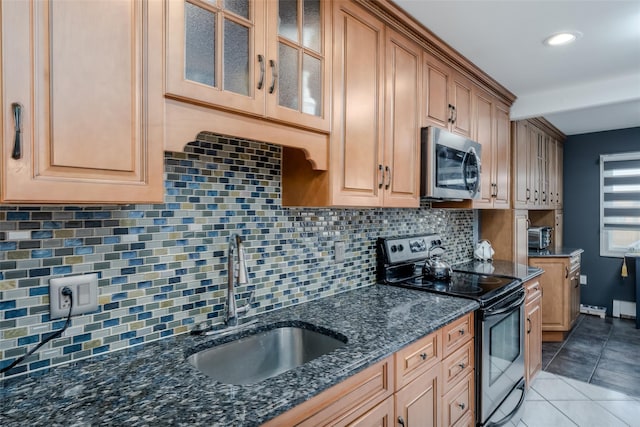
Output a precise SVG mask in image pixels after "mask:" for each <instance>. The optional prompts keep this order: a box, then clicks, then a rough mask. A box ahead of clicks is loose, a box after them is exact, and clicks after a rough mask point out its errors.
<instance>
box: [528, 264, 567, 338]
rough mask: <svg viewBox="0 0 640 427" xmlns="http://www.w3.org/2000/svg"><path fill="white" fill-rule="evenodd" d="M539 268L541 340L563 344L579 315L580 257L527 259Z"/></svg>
mask: <svg viewBox="0 0 640 427" xmlns="http://www.w3.org/2000/svg"><path fill="white" fill-rule="evenodd" d="M529 265H531V266H533V267H539V268H542V269H543V270H544V271H545V273H544V275H542V276H541V277H540V285H541V287H542V339H543V341H562V340H564V338H565V336H566V334H567V333H568V332H569V331H570V330H571V328H572V327H573V325H574V323H575V321H576V320H577V318H578V315H579V314H580V254H577V255H573V256H571V257H568V256H565V257H534V256H531V257H529Z"/></svg>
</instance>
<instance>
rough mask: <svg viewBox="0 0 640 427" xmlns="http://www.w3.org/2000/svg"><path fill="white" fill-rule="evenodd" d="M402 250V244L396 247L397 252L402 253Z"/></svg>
mask: <svg viewBox="0 0 640 427" xmlns="http://www.w3.org/2000/svg"><path fill="white" fill-rule="evenodd" d="M403 250H404V246H402V244H400V245H398V251H399V252H402V251H403Z"/></svg>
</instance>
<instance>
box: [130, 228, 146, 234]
mask: <svg viewBox="0 0 640 427" xmlns="http://www.w3.org/2000/svg"><path fill="white" fill-rule="evenodd" d="M142 233H144V227H130V228H129V234H142Z"/></svg>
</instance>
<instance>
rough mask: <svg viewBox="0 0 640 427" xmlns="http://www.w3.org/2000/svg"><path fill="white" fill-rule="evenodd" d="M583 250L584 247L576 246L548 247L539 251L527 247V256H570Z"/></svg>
mask: <svg viewBox="0 0 640 427" xmlns="http://www.w3.org/2000/svg"><path fill="white" fill-rule="evenodd" d="M583 252H584V249H577V248H564V247H563V248H549V249H543V250H540V251H536V250H533V249H529V257H534V258H536V257H540V258H543V257H572V256H574V255H578V254H581V253H583Z"/></svg>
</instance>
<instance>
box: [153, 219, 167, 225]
mask: <svg viewBox="0 0 640 427" xmlns="http://www.w3.org/2000/svg"><path fill="white" fill-rule="evenodd" d="M166 223H167V219H166V218H154V219H153V225H165V224H166Z"/></svg>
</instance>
